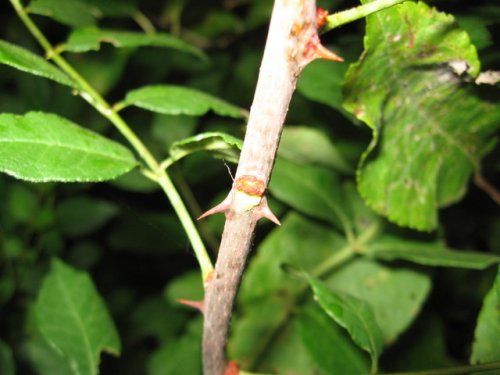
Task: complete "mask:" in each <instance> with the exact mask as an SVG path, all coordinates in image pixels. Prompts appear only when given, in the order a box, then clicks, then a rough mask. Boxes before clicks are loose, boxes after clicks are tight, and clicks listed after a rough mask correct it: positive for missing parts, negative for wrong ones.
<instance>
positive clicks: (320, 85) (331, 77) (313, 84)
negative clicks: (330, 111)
mask: <svg viewBox="0 0 500 375" xmlns="http://www.w3.org/2000/svg"><path fill="white" fill-rule="evenodd" d="M347 68H348V65H347V64H339V63H333V62H331V61H327V60H316V61H313V62H312V63H311V64H309V65H307V66H306V68H305V69H304V71H303V72H302V73H301V75H300V78H299V81H298V83H297V91H298V92H300V93H301V94H302V95H304V96H305V97H306V98H307V99H310V100H312V101H315V102H318V103H321V104H325V105H327V106H329V107H332V108H335V109H337V110H339V111H341V112H344V113H346V112H345V110H344V109H343V108H342V100H343V97H342V82H343V81H344V75H345V73H346V71H347Z"/></svg>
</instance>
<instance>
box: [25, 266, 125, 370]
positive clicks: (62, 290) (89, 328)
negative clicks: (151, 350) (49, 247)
mask: <svg viewBox="0 0 500 375" xmlns="http://www.w3.org/2000/svg"><path fill="white" fill-rule="evenodd" d="M35 317H36V323H37V326H38V329H39V331H40V332H41V333H42V335H43V336H44V338H45V339H46V340H47V341H48V342H49V343H50V345H51V346H52V347H54V348H55V349H56V350H57V351H58V352H59V353H61V354H62V356H63V357H64V358H65V360H66V361H67V362H68V363H69V364H70V366H71V369H72V371H73V373H74V374H75V375H76V374H80V375H87V374H88V375H93V374H97V373H98V370H99V357H100V353H101V352H102V351H106V352H108V353H111V354H114V355H118V354H119V353H120V350H121V349H120V347H121V344H120V339H119V337H118V333H117V331H116V328H115V326H114V324H113V321H112V319H111V316H110V315H109V312H108V310H107V309H106V306H105V304H104V302H103V300H102V299H101V297H100V296H99V293H98V292H97V290H96V288H95V286H94V284H93V282H92V280H91V279H90V277H89V275H88V274H86V273H85V272H81V271H77V270H75V269H73V268H71V267H69V266H67V265H66V264H64V263H63V262H61V261H60V260H57V259H54V260H53V261H52V265H51V271H50V273H49V274H48V275H47V277H46V278H45V280H44V282H43V284H42V287H41V289H40V293H39V295H38V299H37V302H36V305H35Z"/></svg>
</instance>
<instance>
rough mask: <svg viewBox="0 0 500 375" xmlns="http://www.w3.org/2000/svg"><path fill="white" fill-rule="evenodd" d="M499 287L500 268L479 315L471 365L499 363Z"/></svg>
mask: <svg viewBox="0 0 500 375" xmlns="http://www.w3.org/2000/svg"><path fill="white" fill-rule="evenodd" d="M499 286H500V268H499V272H498V274H497V279H496V282H495V283H494V284H493V287H492V288H491V289H490V291H489V292H488V294H487V295H486V297H485V299H484V302H483V307H482V308H481V311H480V313H479V317H478V320H477V326H476V330H475V332H474V344H473V346H472V355H471V358H470V362H471V363H472V364H476V363H485V362H493V361H500V346H499V345H498V338H499V337H500V300H499V299H498V293H499V291H498V287H499ZM497 371H498V372H500V371H499V370H497ZM496 373H497V372H495V374H496Z"/></svg>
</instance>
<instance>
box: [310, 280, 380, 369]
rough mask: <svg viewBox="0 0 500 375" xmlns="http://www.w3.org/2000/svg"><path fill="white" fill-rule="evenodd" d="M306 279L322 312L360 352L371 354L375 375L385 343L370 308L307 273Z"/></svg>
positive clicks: (363, 302)
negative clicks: (346, 332) (344, 331)
mask: <svg viewBox="0 0 500 375" xmlns="http://www.w3.org/2000/svg"><path fill="white" fill-rule="evenodd" d="M305 276H306V278H307V281H308V282H309V285H310V286H311V288H312V290H313V292H314V298H315V300H316V301H318V303H319V304H320V306H321V307H322V308H323V310H324V311H325V312H326V313H327V314H328V315H329V316H330V317H331V318H332V319H333V320H334V321H335V322H337V324H339V325H340V326H342V327H344V328H345V329H346V330H347V331H348V332H349V335H350V336H351V338H352V339H353V340H354V342H355V343H356V344H357V345H358V346H359V347H360V348H361V349H363V350H365V351H367V352H368V353H369V354H370V357H371V359H372V370H373V371H372V372H373V373H375V372H376V369H377V367H378V365H377V363H378V357H379V356H380V354H381V353H382V348H383V345H384V342H383V336H382V332H381V331H380V328H379V326H378V325H377V322H376V320H375V315H374V313H373V311H372V309H371V307H370V305H369V304H368V303H366V302H365V301H363V300H360V299H358V298H355V297H353V296H350V295H348V294H344V293H340V292H337V291H335V292H334V291H333V290H330V289H329V288H327V287H326V286H325V285H324V284H323V283H322V282H320V281H319V280H317V279H316V278H314V277H312V276H311V275H309V274H307V273H305Z"/></svg>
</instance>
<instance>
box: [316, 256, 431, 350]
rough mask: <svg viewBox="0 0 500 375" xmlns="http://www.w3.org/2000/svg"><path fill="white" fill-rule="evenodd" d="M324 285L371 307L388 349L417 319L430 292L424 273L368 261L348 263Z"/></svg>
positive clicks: (428, 279)
mask: <svg viewBox="0 0 500 375" xmlns="http://www.w3.org/2000/svg"><path fill="white" fill-rule="evenodd" d="M324 281H325V284H326V285H327V286H328V287H330V288H334V289H335V290H336V291H337V290H338V291H340V292H343V293H346V294H349V295H351V296H353V297H356V298H358V299H360V300H363V301H366V302H368V303H369V304H370V306H371V308H372V310H373V312H374V314H375V318H376V321H377V323H378V326H379V327H380V329H381V330H382V334H383V337H384V343H385V344H387V345H390V344H391V343H393V342H394V341H396V339H397V337H398V336H399V335H400V334H401V333H402V332H403V331H404V330H405V329H407V328H408V326H409V325H410V324H411V323H412V322H413V321H414V320H415V319H416V318H417V316H418V313H419V311H420V309H421V307H422V304H423V303H424V302H425V299H426V298H427V295H428V294H429V291H430V288H431V282H430V277H429V275H427V274H425V273H424V272H418V271H416V270H413V269H410V268H403V267H399V268H393V267H388V266H385V265H383V264H379V263H377V262H374V261H370V260H367V259H357V260H356V261H351V262H349V263H348V264H347V265H345V266H344V267H342V268H341V269H339V270H338V271H337V272H335V273H333V274H332V275H331V276H330V277H328V278H326V279H325V280H324Z"/></svg>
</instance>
